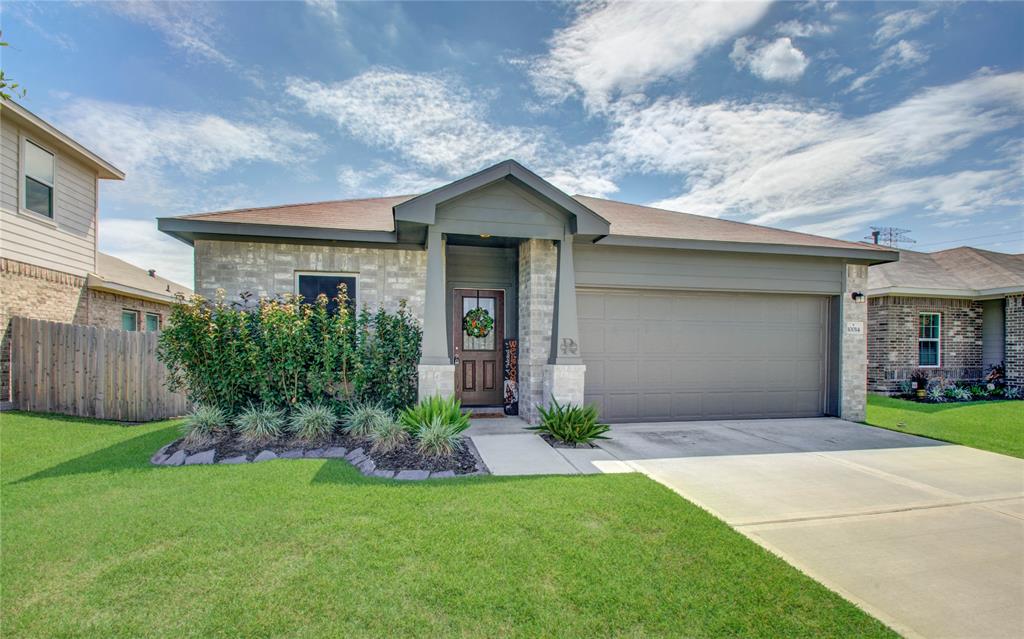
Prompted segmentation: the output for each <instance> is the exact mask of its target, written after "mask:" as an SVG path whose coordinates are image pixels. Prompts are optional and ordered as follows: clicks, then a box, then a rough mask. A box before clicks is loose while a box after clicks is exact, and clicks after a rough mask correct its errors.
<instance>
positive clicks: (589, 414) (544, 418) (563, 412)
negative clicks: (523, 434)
mask: <svg viewBox="0 0 1024 639" xmlns="http://www.w3.org/2000/svg"><path fill="white" fill-rule="evenodd" d="M537 410H538V411H540V423H539V424H537V425H536V426H530V427H529V428H530V430H536V431H540V432H542V433H547V434H548V435H551V436H552V437H554V438H555V439H557V440H558V441H560V442H565V443H566V444H587V443H590V442H592V441H594V440H595V439H608V438H607V437H605V435H604V434H605V433H606V432H608V429H609V426H608V424H599V423H598V422H597V407H595V406H593V405H588V406H577V405H575V404H566V405H564V406H563V405H561V404H559V403H558V402H557V401H556V400H555V398H554V397H552V398H551V407H550V408H544V407H543V406H539V405H538V406H537Z"/></svg>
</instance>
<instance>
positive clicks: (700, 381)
mask: <svg viewBox="0 0 1024 639" xmlns="http://www.w3.org/2000/svg"><path fill="white" fill-rule="evenodd" d="M577 301H578V307H579V322H580V347H581V349H582V353H583V360H584V363H585V364H586V365H587V372H586V391H585V395H586V401H588V402H593V403H596V404H597V405H598V407H599V408H600V409H601V416H602V419H604V420H606V421H609V422H630V421H633V422H635V421H666V420H692V419H725V418H762V417H814V416H819V415H822V414H824V410H825V393H826V390H825V389H826V385H827V374H826V370H827V351H828V348H827V343H828V334H827V326H828V298H826V297H819V296H811V295H774V294H773V295H768V294H746V293H695V292H679V291H664V292H658V291H635V290H613V289H600V290H597V289H580V290H579V291H578V293H577Z"/></svg>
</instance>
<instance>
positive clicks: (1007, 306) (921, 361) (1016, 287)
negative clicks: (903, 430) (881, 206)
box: [868, 246, 1024, 392]
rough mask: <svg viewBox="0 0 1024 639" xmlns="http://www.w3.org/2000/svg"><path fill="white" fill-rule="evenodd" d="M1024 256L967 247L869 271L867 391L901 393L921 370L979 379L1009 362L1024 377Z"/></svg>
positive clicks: (1017, 380)
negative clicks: (903, 383) (904, 384)
mask: <svg viewBox="0 0 1024 639" xmlns="http://www.w3.org/2000/svg"><path fill="white" fill-rule="evenodd" d="M1022 294H1024V255H1019V254H1018V255H1012V254H1007V253H996V252H994V251H983V250H981V249H976V248H971V247H968V246H963V247H960V248H955V249H949V250H945V251H938V252H936V253H918V252H916V251H907V250H903V251H900V259H899V261H898V262H891V263H888V264H880V265H877V266H872V267H871V269H870V271H869V274H868V390H872V391H878V392H896V391H898V390H900V385H901V383H902V382H904V381H906V380H907V379H908V378H909V377H910V375H911V373H913V371H915V370H916V369H919V368H920V369H924V370H926V371H928V373H929V375H931V376H942V377H944V378H946V379H948V380H950V381H962V380H964V381H970V380H980V379H982V378H983V377H984V376H985V374H986V373H987V372H988V371H989V370H990V369H991V367H992V366H995V365H998V364H1005V366H1006V376H1007V382H1008V383H1009V384H1012V385H1015V386H1019V385H1022V384H1024V305H1022V304H1024V302H1022V300H1024V297H1022Z"/></svg>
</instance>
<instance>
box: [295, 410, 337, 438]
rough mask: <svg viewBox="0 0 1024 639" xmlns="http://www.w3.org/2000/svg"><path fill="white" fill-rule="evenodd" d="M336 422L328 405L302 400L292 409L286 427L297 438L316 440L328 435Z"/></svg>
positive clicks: (332, 430)
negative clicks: (302, 401)
mask: <svg viewBox="0 0 1024 639" xmlns="http://www.w3.org/2000/svg"><path fill="white" fill-rule="evenodd" d="M337 423H338V418H337V417H335V415H334V411H333V410H331V408H330V407H329V406H325V405H323V404H312V403H308V402H304V403H302V404H299V405H298V406H296V407H295V409H294V410H293V411H292V414H291V418H290V419H289V420H288V429H289V430H290V431H291V432H292V433H293V434H294V435H295V436H296V437H298V438H299V439H303V440H305V441H316V440H323V439H327V438H328V437H330V436H331V433H333V432H334V427H335V425H336V424H337Z"/></svg>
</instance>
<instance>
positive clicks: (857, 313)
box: [839, 264, 868, 422]
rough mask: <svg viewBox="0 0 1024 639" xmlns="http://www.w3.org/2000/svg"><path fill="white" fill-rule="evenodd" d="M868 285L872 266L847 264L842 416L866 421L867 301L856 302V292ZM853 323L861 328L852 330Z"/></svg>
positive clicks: (844, 295) (843, 307)
mask: <svg viewBox="0 0 1024 639" xmlns="http://www.w3.org/2000/svg"><path fill="white" fill-rule="evenodd" d="M867 285H868V267H866V266H863V265H860V264H847V265H846V278H845V285H844V286H843V294H842V298H841V302H842V304H841V308H842V325H841V328H840V331H841V340H842V342H841V343H842V347H841V357H842V366H841V369H840V370H841V376H840V380H839V383H840V396H839V416H840V417H842V418H843V419H849V420H852V421H857V422H859V421H864V416H865V409H866V407H867V366H868V353H867V335H866V330H865V329H866V328H867V306H868V305H867V304H865V303H863V301H861V302H856V301H854V300H853V298H852V294H853V293H854V292H862V291H864V290H865V289H866V288H867ZM853 326H857V327H859V328H860V331H859V332H857V331H853V330H851V329H852V328H853Z"/></svg>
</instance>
